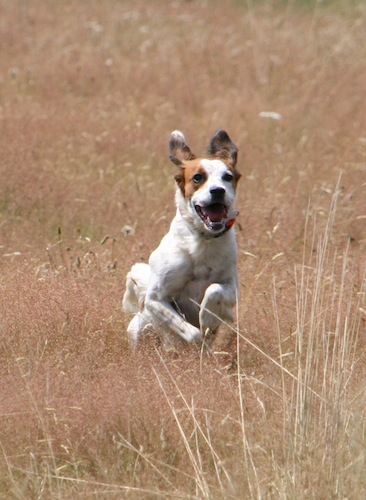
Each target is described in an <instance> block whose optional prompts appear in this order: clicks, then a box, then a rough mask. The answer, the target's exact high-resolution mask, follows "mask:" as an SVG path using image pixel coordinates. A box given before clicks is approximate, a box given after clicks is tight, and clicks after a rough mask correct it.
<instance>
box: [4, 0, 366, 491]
mask: <svg viewBox="0 0 366 500" xmlns="http://www.w3.org/2000/svg"><path fill="white" fill-rule="evenodd" d="M365 46H366V7H365V5H364V2H362V1H360V2H351V1H346V0H343V1H342V0H338V1H328V2H327V1H324V2H316V1H305V0H304V1H300V0H299V1H295V0H292V1H290V0H288V1H280V0H279V1H275V0H273V1H269V0H268V1H261V2H259V1H258V2H255V1H228V0H227V1H203V0H197V1H183V0H176V1H167V0H156V1H152V2H147V1H141V0H134V1H132V0H124V1H122V0H121V1H117V0H103V1H98V0H90V1H88V2H82V1H80V0H79V1H78V0H67V1H63V2H61V1H56V0H54V1H52V2H42V1H41V0H33V1H32V2H24V1H22V0H13V1H11V2H10V1H7V0H0V47H1V57H0V144H1V146H0V147H1V149H0V151H1V155H0V335H1V342H0V376H1V389H0V498H19V499H23V498H27V499H28V498H32V499H33V498H34V499H36V498H37V499H38V498H45V499H46V498H47V499H48V498H52V499H53V498H59V499H61V498H62V499H64V498H108V499H109V498H121V497H125V496H126V497H128V498H197V499H198V498H212V499H215V498H232V499H234V498H235V499H236V498H245V499H246V498H253V499H257V498H258V499H259V498H263V499H269V498H283V499H293V498H304V499H305V498H306V499H308V498H317V499H318V498H324V499H325V498H348V499H352V500H353V499H363V498H364V497H365V492H366V474H365V467H366V413H365V411H366V410H365V409H366V393H365V376H366V351H365V349H366V342H365V336H366V266H365V264H366V202H365V200H366V85H365V81H366V66H365V64H364V62H365ZM218 128H224V129H226V130H227V131H228V133H229V134H230V136H231V138H232V140H233V141H234V142H235V143H236V144H237V146H238V147H239V163H238V165H239V170H240V172H241V173H242V178H241V180H240V183H239V195H238V209H239V210H240V215H239V218H238V223H237V236H238V246H239V275H240V294H241V295H240V302H239V304H238V310H237V322H236V324H235V325H233V326H232V327H230V326H229V325H226V326H225V327H224V328H223V329H222V332H221V334H220V335H219V336H218V338H217V340H216V341H215V344H214V347H213V353H212V354H210V355H208V354H202V353H201V352H200V349H199V348H197V347H194V346H187V347H185V348H183V349H182V351H181V352H180V354H179V356H175V357H174V356H172V355H169V354H167V353H165V352H164V350H163V349H162V348H161V347H160V345H159V343H158V341H157V340H156V339H149V340H148V341H147V342H146V343H145V344H144V345H143V346H142V347H141V349H140V350H139V351H138V352H136V353H132V352H131V351H130V349H129V347H128V345H127V340H126V326H127V324H128V321H129V318H128V317H126V316H125V315H123V314H122V312H121V310H120V304H121V299H122V295H123V291H124V281H125V275H126V272H127V271H128V269H129V268H130V266H131V264H133V263H134V262H136V261H143V260H145V261H146V260H147V259H148V257H149V254H150V252H151V251H152V250H153V249H154V248H155V247H156V246H157V244H158V243H159V241H160V239H161V237H162V236H163V234H164V233H165V232H166V231H167V229H168V227H169V223H170V220H171V218H172V217H173V215H174V206H173V199H174V179H173V177H174V174H175V170H174V169H175V167H174V165H172V164H171V163H170V162H169V160H168V145H167V142H168V137H169V134H170V132H171V131H172V130H174V129H180V130H182V131H183V132H184V133H185V135H186V137H187V139H188V142H189V144H190V146H191V147H192V150H193V151H194V152H196V154H200V153H203V152H204V151H205V150H206V147H207V145H208V140H209V138H210V137H211V135H212V133H213V132H214V131H215V130H216V129H218Z"/></svg>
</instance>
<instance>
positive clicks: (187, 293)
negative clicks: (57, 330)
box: [123, 130, 240, 345]
mask: <svg viewBox="0 0 366 500" xmlns="http://www.w3.org/2000/svg"><path fill="white" fill-rule="evenodd" d="M170 154H171V156H170V158H171V160H172V161H173V162H174V163H175V164H176V165H177V166H178V167H179V169H180V170H179V174H178V175H177V176H176V180H177V184H178V187H177V192H176V206H177V212H176V215H175V217H174V219H173V221H172V223H171V226H170V229H169V232H168V233H167V234H166V235H165V236H164V238H163V239H162V241H161V243H160V245H159V247H158V248H157V249H156V250H155V251H154V252H153V253H152V254H151V256H150V259H149V264H144V263H139V264H135V265H134V266H132V269H131V271H130V272H129V273H128V275H127V280H126V292H125V294H124V297H123V310H124V311H125V312H127V313H134V317H133V318H132V320H131V322H130V324H129V326H128V329H127V333H128V339H129V342H130V343H131V344H132V345H136V344H137V342H138V341H139V340H140V338H141V336H142V335H143V334H144V333H145V332H146V331H148V330H150V329H151V328H153V329H154V330H156V331H157V332H161V333H162V334H163V335H164V336H165V339H166V338H167V336H168V337H169V336H170V337H172V335H173V336H177V335H178V336H180V337H181V338H182V339H184V340H186V341H187V342H196V341H201V340H202V339H203V338H204V337H205V335H207V334H208V333H215V332H216V330H217V328H218V326H219V324H220V322H221V321H232V320H233V312H232V311H233V307H234V306H235V303H236V300H237V296H238V277H237V250H236V237H235V229H234V228H231V226H232V225H233V223H234V221H235V217H236V214H237V212H236V211H235V209H234V202H235V189H236V184H237V181H238V179H239V177H240V174H239V173H238V172H237V171H236V168H235V166H236V158H237V148H236V146H235V145H234V144H233V143H232V142H231V140H230V138H229V136H228V135H227V134H226V132H224V131H222V130H219V131H218V132H216V134H215V135H214V136H213V138H212V139H211V143H210V146H209V156H208V157H207V158H196V157H195V155H194V154H192V153H191V151H190V149H189V147H188V145H187V143H186V140H185V137H184V135H183V134H182V133H181V132H179V131H175V132H173V133H172V134H171V137H170ZM212 204H214V205H212ZM202 212H204V213H203V214H202ZM207 214H208V215H207ZM173 342H174V341H173Z"/></svg>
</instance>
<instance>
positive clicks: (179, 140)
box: [169, 130, 196, 167]
mask: <svg viewBox="0 0 366 500" xmlns="http://www.w3.org/2000/svg"><path fill="white" fill-rule="evenodd" d="M169 152H170V156H169V158H170V160H171V161H172V162H173V163H174V164H175V165H177V166H178V167H181V166H183V163H184V162H185V161H189V160H194V159H195V158H196V156H195V155H194V154H193V153H192V151H191V150H190V149H189V146H188V144H187V143H186V139H185V137H184V135H183V134H182V132H180V131H179V130H174V132H172V133H171V134H170V139H169Z"/></svg>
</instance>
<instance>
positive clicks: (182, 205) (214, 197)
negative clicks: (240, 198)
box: [169, 130, 240, 236]
mask: <svg viewBox="0 0 366 500" xmlns="http://www.w3.org/2000/svg"><path fill="white" fill-rule="evenodd" d="M169 149H170V159H171V161H172V162H173V163H174V164H175V165H177V167H178V168H179V172H178V173H177V175H176V176H175V180H176V181H177V184H178V191H177V200H178V207H179V209H180V211H181V213H182V215H183V217H184V218H185V219H186V220H188V221H190V222H191V223H192V224H193V225H194V227H195V228H197V229H199V230H203V232H204V233H206V234H209V235H212V236H219V235H220V234H223V233H224V232H226V231H227V230H228V229H230V227H231V226H232V224H233V223H234V220H235V216H236V214H237V212H236V211H235V210H234V201H235V191H236V186H237V183H238V180H239V178H240V174H239V172H238V171H237V170H236V162H237V156H238V149H237V147H236V146H235V144H233V143H232V142H231V140H230V137H229V136H228V134H227V133H226V132H225V131H224V130H218V131H217V132H216V133H215V134H214V136H213V137H212V139H211V141H210V144H209V147H208V156H207V157H202V158H197V157H196V156H195V155H194V154H193V153H192V152H191V150H190V148H189V146H188V145H187V142H186V140H185V137H184V135H183V134H182V132H180V131H178V130H175V131H174V132H172V134H171V136H170V141H169Z"/></svg>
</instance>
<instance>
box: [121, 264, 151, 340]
mask: <svg viewBox="0 0 366 500" xmlns="http://www.w3.org/2000/svg"><path fill="white" fill-rule="evenodd" d="M149 278H150V266H149V265H148V264H144V263H139V264H135V265H133V266H132V268H131V271H130V272H129V273H128V274H127V278H126V291H125V294H124V296H123V300H122V309H123V311H124V312H127V313H135V316H134V317H133V318H132V320H131V321H130V323H129V325H128V327H127V336H128V341H129V343H130V344H131V345H132V346H136V345H137V343H138V341H139V339H140V337H141V335H143V334H144V333H145V332H144V330H145V331H147V330H148V328H149V325H151V321H150V315H149V314H148V313H147V312H146V311H144V301H145V296H146V290H147V285H148V282H149Z"/></svg>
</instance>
